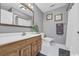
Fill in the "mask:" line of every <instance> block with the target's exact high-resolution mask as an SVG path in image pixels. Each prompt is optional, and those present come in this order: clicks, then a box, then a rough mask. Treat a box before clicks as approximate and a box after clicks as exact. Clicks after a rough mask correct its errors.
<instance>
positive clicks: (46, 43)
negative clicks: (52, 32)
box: [41, 33, 55, 46]
mask: <svg viewBox="0 0 79 59" xmlns="http://www.w3.org/2000/svg"><path fill="white" fill-rule="evenodd" d="M41 37H42V43H43V45H44V46H52V45H53V44H54V43H55V41H54V39H53V38H51V37H45V34H44V33H41Z"/></svg>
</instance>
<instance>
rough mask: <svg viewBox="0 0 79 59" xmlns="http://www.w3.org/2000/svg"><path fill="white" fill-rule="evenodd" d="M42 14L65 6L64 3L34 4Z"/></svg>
mask: <svg viewBox="0 0 79 59" xmlns="http://www.w3.org/2000/svg"><path fill="white" fill-rule="evenodd" d="M35 4H36V5H37V6H38V8H39V9H40V10H41V11H42V12H44V13H45V12H47V11H50V10H52V9H56V8H59V7H62V6H65V5H66V3H35Z"/></svg>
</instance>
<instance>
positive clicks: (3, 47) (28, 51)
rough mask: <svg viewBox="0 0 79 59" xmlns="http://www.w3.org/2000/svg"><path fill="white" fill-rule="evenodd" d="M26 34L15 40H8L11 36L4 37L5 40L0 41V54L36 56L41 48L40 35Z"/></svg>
mask: <svg viewBox="0 0 79 59" xmlns="http://www.w3.org/2000/svg"><path fill="white" fill-rule="evenodd" d="M28 36H29V37H28ZM28 36H25V37H23V38H18V40H16V41H15V39H14V41H10V40H11V39H12V38H11V39H10V40H7V38H6V39H5V40H6V42H4V40H3V43H0V56H36V55H37V54H38V53H39V52H40V50H41V44H42V41H41V40H42V39H41V35H40V34H35V35H28ZM0 40H1V38H0ZM7 41H10V42H7ZM0 42H1V41H0Z"/></svg>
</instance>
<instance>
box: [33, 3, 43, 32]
mask: <svg viewBox="0 0 79 59" xmlns="http://www.w3.org/2000/svg"><path fill="white" fill-rule="evenodd" d="M33 6H34V8H33V9H34V24H37V25H38V27H39V32H42V31H43V13H42V12H41V10H40V9H39V8H38V7H37V6H36V5H35V4H33Z"/></svg>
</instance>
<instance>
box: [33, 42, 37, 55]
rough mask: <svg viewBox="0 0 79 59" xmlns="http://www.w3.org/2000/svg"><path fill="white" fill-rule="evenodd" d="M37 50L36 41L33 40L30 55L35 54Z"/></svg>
mask: <svg viewBox="0 0 79 59" xmlns="http://www.w3.org/2000/svg"><path fill="white" fill-rule="evenodd" d="M37 50H38V48H37V41H35V42H33V43H32V56H35V55H37Z"/></svg>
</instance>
